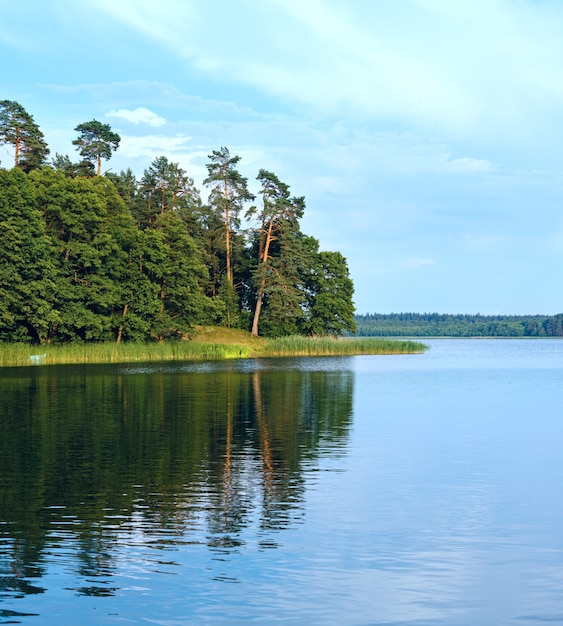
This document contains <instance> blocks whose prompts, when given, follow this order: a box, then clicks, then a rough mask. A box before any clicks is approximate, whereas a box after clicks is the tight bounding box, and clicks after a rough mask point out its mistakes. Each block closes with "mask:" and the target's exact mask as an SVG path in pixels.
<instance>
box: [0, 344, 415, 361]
mask: <svg viewBox="0 0 563 626" xmlns="http://www.w3.org/2000/svg"><path fill="white" fill-rule="evenodd" d="M425 349H426V346H425V345H423V344H421V343H417V342H414V341H403V340H389V339H379V338H362V339H350V338H330V337H281V338H279V339H270V340H267V341H266V340H264V342H263V343H262V344H260V345H259V346H247V345H243V344H238V343H237V344H235V343H228V344H221V343H206V342H197V341H178V342H165V343H122V344H116V343H94V344H91V343H69V344H61V345H41V346H33V345H30V344H26V343H6V344H0V367H2V366H18V365H45V364H51V365H52V364H72V363H129V362H135V361H138V362H142V361H179V360H215V359H240V358H251V357H256V356H268V357H275V356H353V355H356V354H413V353H419V352H424V350H425Z"/></svg>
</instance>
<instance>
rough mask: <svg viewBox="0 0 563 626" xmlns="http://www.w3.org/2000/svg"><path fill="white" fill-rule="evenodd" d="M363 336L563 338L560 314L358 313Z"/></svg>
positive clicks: (359, 331) (359, 330) (357, 324)
mask: <svg viewBox="0 0 563 626" xmlns="http://www.w3.org/2000/svg"><path fill="white" fill-rule="evenodd" d="M356 328H357V330H356V334H357V335H358V336H361V337H563V314H559V315H441V314H439V313H389V314H383V313H368V314H367V315H356Z"/></svg>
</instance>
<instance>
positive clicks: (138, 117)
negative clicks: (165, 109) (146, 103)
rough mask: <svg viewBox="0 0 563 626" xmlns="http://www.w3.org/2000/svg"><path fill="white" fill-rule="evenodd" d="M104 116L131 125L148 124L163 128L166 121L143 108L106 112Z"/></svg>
mask: <svg viewBox="0 0 563 626" xmlns="http://www.w3.org/2000/svg"><path fill="white" fill-rule="evenodd" d="M106 115H107V116H108V117H118V118H121V119H124V120H127V121H128V122H131V123H132V124H148V125H149V126H164V124H166V120H165V119H164V118H163V117H161V116H160V115H157V114H156V113H153V111H150V110H149V109H146V108H145V107H137V108H136V109H133V110H129V109H119V110H118V111H115V110H113V111H108V112H107V113H106Z"/></svg>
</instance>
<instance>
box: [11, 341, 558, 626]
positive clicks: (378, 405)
mask: <svg viewBox="0 0 563 626" xmlns="http://www.w3.org/2000/svg"><path fill="white" fill-rule="evenodd" d="M426 343H428V344H429V345H431V350H430V351H428V352H427V353H425V354H422V355H411V356H373V357H367V356H363V357H353V358H318V359H276V360H274V359H272V360H257V361H251V360H242V361H237V362H220V363H169V364H159V365H150V364H147V365H112V366H88V367H76V366H73V367H66V366H65V367H59V366H34V367H29V368H13V369H12V368H10V369H2V370H0V416H1V419H0V623H5V624H7V623H20V624H30V625H37V626H43V625H45V624H57V625H70V624H72V625H74V624H91V625H94V624H96V625H97V624H116V625H117V624H157V625H162V626H176V625H183V624H212V625H216V624H225V625H228V624H242V623H248V622H253V623H255V624H272V623H283V624H291V625H293V624H295V625H301V624H305V625H308V626H312V625H316V624H319V625H321V624H322V625H335V626H336V625H338V626H343V625H344V626H345V625H368V624H369V625H386V626H391V625H409V626H423V625H437V626H466V625H467V626H469V625H471V626H474V625H481V624H482V625H495V626H501V625H505V624H514V625H515V626H516V625H517V626H527V625H535V626H537V624H541V623H553V624H556V623H557V624H558V623H563V411H562V404H563V402H562V398H563V393H562V392H563V341H558V340H547V339H546V340H535V341H533V340H492V339H489V340H459V341H458V340H428V341H426Z"/></svg>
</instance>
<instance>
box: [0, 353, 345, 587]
mask: <svg viewBox="0 0 563 626" xmlns="http://www.w3.org/2000/svg"><path fill="white" fill-rule="evenodd" d="M6 372H7V375H5V376H3V377H2V378H1V379H0V394H1V395H0V397H2V399H3V411H2V413H3V414H2V420H0V522H3V523H0V589H1V590H2V592H3V593H7V594H9V595H10V594H17V593H23V594H29V593H37V592H40V591H42V589H41V588H40V587H38V586H37V585H32V584H31V582H30V579H32V578H36V579H37V578H40V577H42V576H43V574H44V571H45V569H48V567H49V559H50V557H51V556H52V555H53V554H55V553H56V554H59V557H58V558H63V559H66V560H69V561H70V560H72V561H73V565H72V567H73V569H74V571H75V572H76V577H77V579H78V582H77V585H76V587H74V589H75V590H76V591H77V592H78V593H81V594H89V595H92V594H93V595H98V594H101V595H108V594H112V593H114V589H115V585H114V583H112V577H113V574H114V572H115V568H116V567H117V564H118V562H119V558H123V557H120V556H119V552H120V549H121V548H123V547H124V546H125V547H127V546H129V547H131V546H134V547H135V548H138V547H139V546H144V547H145V546H149V547H150V548H151V549H155V550H160V551H164V552H166V551H167V550H169V549H171V548H175V549H176V548H177V547H178V546H180V545H186V544H190V543H195V544H198V545H201V544H202V543H204V544H206V545H207V546H208V548H210V549H212V550H215V551H218V552H219V553H221V552H225V551H226V552H229V551H232V550H240V549H242V548H243V547H244V546H245V545H247V544H248V543H249V542H251V541H252V542H253V543H254V544H257V545H259V546H261V547H275V546H276V545H277V541H278V539H279V536H280V535H279V531H281V530H283V529H284V528H287V527H288V526H290V525H291V524H294V523H297V522H298V521H299V519H300V518H301V516H302V515H303V512H304V510H305V481H306V472H307V470H309V469H311V468H314V467H315V464H316V463H317V459H318V457H319V456H321V455H326V454H334V453H335V452H336V453H338V452H339V451H340V450H342V449H343V448H344V447H345V445H346V441H347V437H348V429H349V426H350V419H351V413H352V391H353V375H352V373H351V372H350V371H347V370H342V371H301V370H299V369H289V370H281V369H276V368H274V367H270V368H269V369H264V370H261V369H260V368H255V369H254V371H250V372H248V371H244V368H240V369H239V368H238V367H237V365H236V364H235V365H232V366H230V367H227V366H222V367H218V368H217V370H216V371H215V370H214V369H213V368H210V371H208V372H204V373H202V372H199V371H197V368H195V367H194V369H192V370H190V369H189V368H187V369H186V368H184V369H182V368H181V367H178V366H177V365H174V366H172V365H170V366H162V367H160V368H156V367H152V366H149V367H145V368H138V369H137V370H136V369H135V368H131V369H129V370H126V371H124V370H123V368H122V367H121V368H120V367H117V366H111V367H90V368H68V367H67V368H64V367H53V368H50V367H47V368H43V369H38V368H34V369H33V371H27V370H26V369H21V370H18V371H16V370H9V371H8V370H6ZM53 546H55V548H56V549H54V548H53ZM61 550H62V553H63V556H60V553H61ZM157 561H158V563H160V565H159V567H167V566H168V565H167V563H168V562H169V561H167V559H162V561H161V560H159V559H157ZM69 566H70V563H69Z"/></svg>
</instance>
